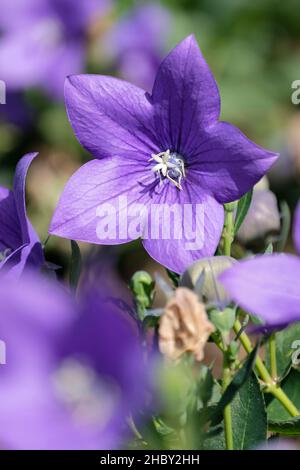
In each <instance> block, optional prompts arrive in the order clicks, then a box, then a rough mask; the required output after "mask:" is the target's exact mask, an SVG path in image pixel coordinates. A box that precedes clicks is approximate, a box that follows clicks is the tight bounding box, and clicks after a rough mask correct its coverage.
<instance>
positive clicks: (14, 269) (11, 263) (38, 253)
mask: <svg viewBox="0 0 300 470" xmlns="http://www.w3.org/2000/svg"><path fill="white" fill-rule="evenodd" d="M44 261H45V259H44V254H43V249H42V245H41V243H40V242H36V243H34V242H32V243H28V244H24V245H22V246H20V247H19V248H17V249H16V250H14V251H13V252H12V253H11V254H10V255H9V256H8V257H7V258H5V260H4V261H3V262H2V263H1V264H0V267H1V268H2V269H4V270H5V273H6V275H7V276H9V277H10V278H13V279H17V278H18V277H20V276H21V275H22V274H23V273H24V271H25V269H31V270H32V271H33V270H35V269H36V270H38V269H40V268H41V266H42V265H43V264H44Z"/></svg>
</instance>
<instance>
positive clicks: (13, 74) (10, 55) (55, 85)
mask: <svg viewBox="0 0 300 470" xmlns="http://www.w3.org/2000/svg"><path fill="white" fill-rule="evenodd" d="M109 4H110V0H84V1H78V0H15V1H13V2H12V1H11V0H1V19H0V27H1V31H2V36H1V38H0V77H1V79H2V80H4V81H5V82H6V85H7V88H8V90H13V91H15V90H20V89H21V90H22V89H24V88H25V89H26V88H31V87H40V88H42V89H44V90H46V91H47V92H48V93H50V95H51V96H55V97H58V98H60V97H62V96H63V83H64V80H65V77H66V76H67V75H69V74H71V73H79V72H80V71H82V68H83V65H84V60H85V57H84V43H85V33H86V29H87V27H88V24H89V22H90V21H91V20H92V19H93V20H95V16H96V15H103V14H104V13H105V12H107V9H108V6H109Z"/></svg>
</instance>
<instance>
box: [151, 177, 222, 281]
mask: <svg viewBox="0 0 300 470" xmlns="http://www.w3.org/2000/svg"><path fill="white" fill-rule="evenodd" d="M167 187H168V188H170V192H171V191H172V190H173V188H171V187H170V185H168V186H167ZM174 189H175V191H174V194H176V198H177V201H174V202H175V204H176V202H177V203H179V204H178V205H179V207H178V210H179V212H178V218H177V219H176V218H175V219H173V220H177V222H175V223H173V224H170V223H166V220H165V219H164V217H165V216H166V215H165V214H166V212H164V215H163V216H161V217H160V218H159V219H158V220H159V222H158V223H156V224H153V222H152V221H151V222H152V223H151V224H149V225H150V227H149V238H148V239H145V240H143V245H144V247H145V249H146V250H147V252H148V253H149V254H150V256H151V257H152V258H154V259H155V260H156V261H157V262H159V263H160V264H162V265H163V266H165V267H167V268H168V269H171V270H172V271H174V272H176V273H179V274H181V273H183V272H184V271H185V270H186V269H187V268H188V267H189V266H190V265H191V264H192V263H194V262H195V261H197V260H198V259H200V258H203V257H209V256H213V255H214V254H215V251H216V249H217V246H218V244H219V241H220V237H221V234H222V229H223V224H224V210H223V206H221V205H220V204H219V203H218V202H217V201H215V200H214V199H213V198H211V197H203V196H202V199H201V196H200V197H199V191H198V194H197V188H196V187H193V186H191V187H190V188H189V194H190V198H191V199H190V200H188V199H187V197H186V196H185V195H184V192H183V191H182V192H178V190H177V189H176V188H174ZM178 195H179V196H178ZM180 197H181V198H182V200H181V201H180V199H178V198H180ZM166 199H167V201H168V203H169V204H171V203H172V201H171V200H170V197H169V198H166ZM196 201H198V203H197V204H196ZM184 211H186V212H184ZM171 220H172V219H171ZM170 226H171V232H170V233H171V237H169V234H168V233H167V232H161V231H162V230H164V229H165V228H166V227H170ZM159 227H160V231H159V233H160V235H159V239H154V237H153V235H151V232H152V231H153V230H154V233H155V232H156V229H157V230H159ZM162 233H165V235H162ZM163 237H167V238H166V239H163ZM179 237H180V238H179ZM176 238H178V239H176Z"/></svg>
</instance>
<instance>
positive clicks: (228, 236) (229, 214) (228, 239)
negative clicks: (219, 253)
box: [222, 202, 236, 256]
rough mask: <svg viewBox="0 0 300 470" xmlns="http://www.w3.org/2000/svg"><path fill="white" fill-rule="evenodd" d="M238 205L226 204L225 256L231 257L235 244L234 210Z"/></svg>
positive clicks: (223, 236) (223, 237) (223, 235)
mask: <svg viewBox="0 0 300 470" xmlns="http://www.w3.org/2000/svg"><path fill="white" fill-rule="evenodd" d="M235 206H236V203H234V202H231V203H229V204H225V206H224V209H225V221H224V228H223V234H222V239H223V253H224V255H225V256H230V255H231V245H232V242H233V229H234V210H235Z"/></svg>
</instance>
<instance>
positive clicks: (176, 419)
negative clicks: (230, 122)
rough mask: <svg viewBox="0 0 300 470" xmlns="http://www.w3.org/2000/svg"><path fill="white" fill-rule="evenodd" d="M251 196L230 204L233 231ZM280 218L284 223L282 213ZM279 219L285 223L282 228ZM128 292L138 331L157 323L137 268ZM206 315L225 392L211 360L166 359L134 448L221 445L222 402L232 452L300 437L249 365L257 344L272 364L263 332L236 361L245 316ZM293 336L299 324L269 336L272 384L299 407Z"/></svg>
mask: <svg viewBox="0 0 300 470" xmlns="http://www.w3.org/2000/svg"><path fill="white" fill-rule="evenodd" d="M251 198H252V193H251V192H250V193H248V194H246V195H245V196H244V197H243V198H242V199H241V200H240V201H239V203H238V204H237V210H236V214H235V225H234V228H233V233H234V234H236V233H237V231H238V229H239V227H240V226H241V224H242V222H243V220H244V219H245V217H246V215H247V212H248V209H249V206H250V203H251ZM287 219H288V220H289V217H287ZM286 224H287V222H286V221H285V222H284V225H286ZM288 225H289V224H288ZM283 231H284V232H286V231H287V232H288V231H289V226H284V229H283ZM283 237H284V236H283ZM284 238H285V237H284ZM280 240H281V239H280ZM281 242H282V240H281ZM284 242H285V240H284ZM272 250H273V246H272V245H271V246H268V247H267V249H266V255H267V254H269V253H271V252H272ZM167 274H168V276H169V279H170V281H171V283H172V285H173V288H174V289H176V288H177V287H178V282H179V278H178V276H177V275H176V274H175V273H172V272H170V271H167ZM131 290H132V292H133V294H134V297H135V300H136V307H137V311H138V312H139V318H140V320H141V321H143V323H144V326H145V328H146V329H147V328H149V327H150V328H151V327H157V326H158V324H159V315H160V313H161V311H155V310H151V306H152V303H153V299H154V294H155V283H154V282H153V281H152V278H151V276H149V275H148V274H147V273H144V272H138V273H136V274H135V275H134V277H133V279H132V281H131ZM208 313H209V317H210V321H212V323H213V324H214V325H215V328H216V331H215V333H213V335H212V338H211V340H212V341H213V342H215V344H216V345H218V346H219V347H220V349H221V350H222V352H223V353H224V358H225V362H224V364H227V365H228V366H229V367H230V370H231V381H230V383H229V385H228V386H227V388H225V391H224V387H223V385H222V380H221V379H219V378H216V377H214V375H215V374H214V375H213V365H214V364H212V365H211V367H208V366H206V365H204V364H199V363H196V362H195V361H194V359H193V357H192V356H186V357H184V358H183V359H182V360H181V361H179V362H178V363H176V364H170V363H168V364H167V365H166V366H163V367H162V368H161V369H160V371H159V377H158V379H159V380H158V381H157V383H158V384H159V390H158V396H159V406H158V408H159V410H157V404H155V406H154V409H155V411H156V412H155V414H153V416H152V418H151V419H150V420H149V419H145V420H142V421H141V422H144V425H143V427H142V428H141V429H140V434H139V435H138V437H137V438H136V439H135V440H134V442H132V443H131V446H132V447H133V448H142V449H154V448H155V449H182V448H184V449H203V450H206V449H207V450H212V449H214V450H217V449H220V450H221V449H225V448H226V437H225V432H224V418H223V415H224V409H225V407H226V406H228V405H229V404H230V408H231V420H232V438H233V447H234V449H236V450H245V449H254V448H257V447H259V446H262V445H264V444H265V445H267V441H268V440H269V439H273V438H274V436H290V437H297V436H300V417H297V418H291V416H290V414H289V413H288V412H287V411H286V409H285V408H284V406H283V405H282V404H281V403H280V402H279V401H278V400H277V399H276V398H274V396H273V395H272V394H271V393H269V392H270V390H269V389H268V386H267V384H266V383H265V382H264V381H263V380H262V378H261V377H260V375H259V372H258V371H257V368H256V359H257V357H258V354H260V352H261V351H262V350H263V349H262V348H261V345H262V346H263V348H264V352H265V365H266V368H267V369H268V370H270V369H271V360H270V346H269V342H268V339H269V337H268V335H266V336H265V337H263V338H262V340H261V342H259V343H257V345H256V347H255V348H254V349H253V350H252V352H250V354H249V355H248V356H247V357H246V359H244V360H243V361H242V362H241V360H240V354H239V351H240V345H239V338H240V335H241V334H243V330H244V326H245V325H246V324H247V321H248V320H247V319H248V318H249V315H248V316H246V317H245V314H244V313H243V312H242V310H241V309H237V308H236V306H229V307H227V308H225V310H223V311H218V310H217V309H211V310H209V309H208ZM242 317H243V318H244V326H242V327H241V330H240V331H238V332H237V331H236V337H235V338H234V339H233V340H232V339H230V336H229V332H230V331H231V330H232V328H233V325H234V323H235V321H236V319H237V318H240V319H242ZM254 320H255V319H254ZM256 322H257V320H256ZM224 338H225V340H226V341H227V344H228V347H227V349H226V350H225V349H224V348H223V344H224V343H222V342H223V340H224ZM299 338H300V324H299V323H296V324H293V325H291V326H289V327H288V328H286V329H283V330H281V331H279V332H277V333H276V345H277V348H276V356H277V357H276V361H277V378H276V384H277V386H278V387H281V388H282V390H283V391H284V392H285V393H286V395H287V396H288V397H289V398H290V399H291V401H292V402H293V403H294V405H295V406H296V407H297V408H298V409H300V388H299V383H300V366H299V364H300V357H299V356H300V352H299V350H300V344H299V343H300V341H299ZM297 348H298V349H297ZM248 352H249V351H248Z"/></svg>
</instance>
